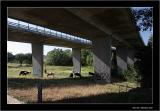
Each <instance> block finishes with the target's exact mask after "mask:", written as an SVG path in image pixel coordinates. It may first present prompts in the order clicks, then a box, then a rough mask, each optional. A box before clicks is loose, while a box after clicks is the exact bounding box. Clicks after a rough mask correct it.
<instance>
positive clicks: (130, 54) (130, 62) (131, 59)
mask: <svg viewBox="0 0 160 111" xmlns="http://www.w3.org/2000/svg"><path fill="white" fill-rule="evenodd" d="M127 54H128V57H127V64H128V65H129V66H131V65H134V56H135V51H134V50H133V49H129V50H128V51H127Z"/></svg>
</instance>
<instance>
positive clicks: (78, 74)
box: [74, 72, 82, 78]
mask: <svg viewBox="0 0 160 111" xmlns="http://www.w3.org/2000/svg"><path fill="white" fill-rule="evenodd" d="M74 75H75V77H76V76H78V77H80V78H81V77H82V75H81V74H80V73H79V72H76V73H74Z"/></svg>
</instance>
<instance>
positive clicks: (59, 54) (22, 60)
mask: <svg viewBox="0 0 160 111" xmlns="http://www.w3.org/2000/svg"><path fill="white" fill-rule="evenodd" d="M8 62H12V63H19V64H20V65H21V66H22V64H29V65H31V64H32V54H31V53H27V54H22V53H19V54H16V55H13V54H12V53H10V52H8ZM92 62H93V59H92V54H91V51H90V49H82V50H81V64H82V65H83V66H88V65H92ZM44 63H45V64H47V65H55V66H72V65H73V62H72V51H71V50H69V49H67V50H62V49H54V50H52V51H50V52H48V53H47V56H44Z"/></svg>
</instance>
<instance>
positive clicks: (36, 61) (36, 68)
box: [32, 44, 43, 77]
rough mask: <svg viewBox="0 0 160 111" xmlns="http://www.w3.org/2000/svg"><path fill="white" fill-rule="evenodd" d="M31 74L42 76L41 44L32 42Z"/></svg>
mask: <svg viewBox="0 0 160 111" xmlns="http://www.w3.org/2000/svg"><path fill="white" fill-rule="evenodd" d="M32 64H33V75H34V76H35V77H43V45H41V44H32Z"/></svg>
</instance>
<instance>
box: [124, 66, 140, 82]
mask: <svg viewBox="0 0 160 111" xmlns="http://www.w3.org/2000/svg"><path fill="white" fill-rule="evenodd" d="M122 75H123V77H124V79H125V80H126V81H129V82H139V81H140V80H141V76H140V74H139V71H138V69H137V68H136V66H129V67H128V69H127V70H125V71H124V72H123V73H122Z"/></svg>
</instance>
